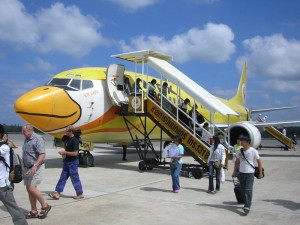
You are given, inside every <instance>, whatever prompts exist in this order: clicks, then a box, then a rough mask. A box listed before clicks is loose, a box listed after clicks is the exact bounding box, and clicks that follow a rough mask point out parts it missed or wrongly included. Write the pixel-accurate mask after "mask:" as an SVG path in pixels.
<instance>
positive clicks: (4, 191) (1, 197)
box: [0, 124, 28, 225]
mask: <svg viewBox="0 0 300 225" xmlns="http://www.w3.org/2000/svg"><path fill="white" fill-rule="evenodd" d="M0 129H1V132H0V133H1V134H0V137H1V141H0V201H1V202H2V203H3V205H4V206H5V207H6V209H7V211H8V212H9V214H10V215H11V217H12V220H13V223H14V224H18V225H27V224H28V223H27V221H26V219H25V216H24V214H23V213H22V210H21V209H20V208H19V206H18V205H17V203H16V200H15V197H14V193H13V190H14V187H13V184H11V183H10V181H9V166H10V159H9V150H10V147H9V146H8V145H7V144H6V142H4V141H3V140H2V138H3V134H4V132H3V126H2V125H1V124H0Z"/></svg>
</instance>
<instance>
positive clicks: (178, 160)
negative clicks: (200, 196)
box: [168, 136, 184, 193]
mask: <svg viewBox="0 0 300 225" xmlns="http://www.w3.org/2000/svg"><path fill="white" fill-rule="evenodd" d="M173 143H174V144H175V145H176V149H177V152H178V154H177V155H173V156H168V157H169V158H171V161H170V170H171V177H172V189H173V192H174V193H178V192H179V190H180V183H179V174H180V171H181V169H182V164H183V160H182V156H183V155H184V148H183V146H182V144H181V143H182V138H181V137H180V136H176V137H175V138H174V140H173Z"/></svg>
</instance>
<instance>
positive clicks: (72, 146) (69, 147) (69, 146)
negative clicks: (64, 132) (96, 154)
mask: <svg viewBox="0 0 300 225" xmlns="http://www.w3.org/2000/svg"><path fill="white" fill-rule="evenodd" d="M78 150H79V141H78V139H77V138H76V137H75V136H73V137H71V138H69V139H68V140H67V142H66V151H67V152H74V151H78ZM77 157H78V154H77V156H69V155H66V158H65V160H66V161H68V162H72V161H74V160H76V159H77Z"/></svg>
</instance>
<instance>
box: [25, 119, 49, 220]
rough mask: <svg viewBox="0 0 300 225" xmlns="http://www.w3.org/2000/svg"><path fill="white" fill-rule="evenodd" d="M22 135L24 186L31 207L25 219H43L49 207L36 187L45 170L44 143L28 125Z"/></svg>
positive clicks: (40, 181)
mask: <svg viewBox="0 0 300 225" xmlns="http://www.w3.org/2000/svg"><path fill="white" fill-rule="evenodd" d="M22 133H23V135H24V137H25V141H24V145H23V165H24V174H25V175H24V185H25V186H26V190H27V192H28V197H29V201H30V205H31V210H30V211H29V212H28V214H27V215H26V218H27V219H31V218H40V219H44V218H46V217H47V215H48V213H49V211H50V210H51V205H49V204H47V203H46V201H45V199H44V197H43V196H42V194H41V192H40V191H39V189H38V188H37V186H38V185H39V184H41V183H42V180H43V172H44V169H45V163H44V159H45V156H46V152H45V141H44V139H43V138H42V137H41V136H40V135H38V134H36V133H35V132H34V130H33V127H32V125H30V124H25V125H23V127H22ZM37 201H38V202H39V203H40V204H41V207H42V208H41V211H40V213H39V212H38V210H37Z"/></svg>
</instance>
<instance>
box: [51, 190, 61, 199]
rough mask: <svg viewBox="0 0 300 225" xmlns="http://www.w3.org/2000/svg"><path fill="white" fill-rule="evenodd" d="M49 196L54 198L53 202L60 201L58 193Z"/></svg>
mask: <svg viewBox="0 0 300 225" xmlns="http://www.w3.org/2000/svg"><path fill="white" fill-rule="evenodd" d="M48 196H49V197H50V198H52V199H53V200H58V199H59V198H60V194H59V193H57V192H54V193H51V194H48Z"/></svg>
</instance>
